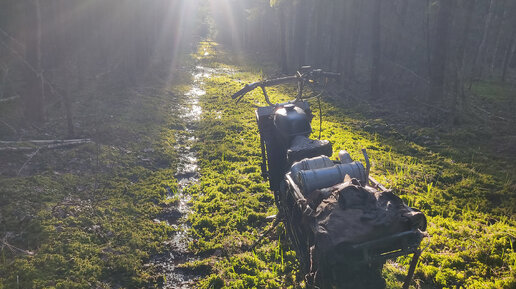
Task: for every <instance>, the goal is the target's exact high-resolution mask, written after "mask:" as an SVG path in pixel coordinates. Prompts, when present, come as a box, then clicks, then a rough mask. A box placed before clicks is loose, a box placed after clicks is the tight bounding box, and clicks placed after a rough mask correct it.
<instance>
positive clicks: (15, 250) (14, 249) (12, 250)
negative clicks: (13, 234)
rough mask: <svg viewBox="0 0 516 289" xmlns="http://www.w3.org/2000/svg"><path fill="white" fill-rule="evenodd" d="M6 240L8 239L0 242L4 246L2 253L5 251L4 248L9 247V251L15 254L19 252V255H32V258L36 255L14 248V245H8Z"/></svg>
mask: <svg viewBox="0 0 516 289" xmlns="http://www.w3.org/2000/svg"><path fill="white" fill-rule="evenodd" d="M6 239H7V238H5V237H4V238H3V239H2V240H0V242H1V243H2V245H1V246H0V251H1V250H3V249H4V247H7V249H9V250H10V251H11V252H13V253H16V252H18V253H23V254H26V255H30V256H32V255H34V252H32V251H29V250H24V249H20V248H18V247H16V246H13V245H11V244H9V243H7V241H6Z"/></svg>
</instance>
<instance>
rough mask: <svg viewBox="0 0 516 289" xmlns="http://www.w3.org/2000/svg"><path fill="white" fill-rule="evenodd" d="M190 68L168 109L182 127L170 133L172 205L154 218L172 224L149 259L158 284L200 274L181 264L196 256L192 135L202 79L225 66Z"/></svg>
mask: <svg viewBox="0 0 516 289" xmlns="http://www.w3.org/2000/svg"><path fill="white" fill-rule="evenodd" d="M198 53H200V54H201V55H202V56H208V55H209V52H207V50H206V49H205V48H204V49H202V51H200V52H198ZM195 62H196V65H195V67H194V68H193V70H192V72H191V77H192V84H191V87H190V89H189V90H188V91H187V92H186V93H184V95H183V96H182V97H180V99H178V100H177V102H178V103H177V105H175V106H174V107H172V108H171V113H172V114H176V115H177V116H178V117H179V118H180V119H181V121H182V123H183V127H184V129H183V130H177V131H175V133H174V138H175V141H176V144H175V146H174V149H175V150H176V152H177V154H178V164H177V168H176V174H175V178H176V180H177V193H176V194H169V195H168V198H174V199H175V201H174V203H173V205H172V206H171V207H170V208H168V209H166V210H165V212H164V213H163V214H161V215H160V217H159V218H158V219H157V220H158V221H160V222H166V223H167V224H168V225H170V226H172V227H173V228H174V230H175V233H174V234H173V236H172V237H171V238H170V240H168V241H166V243H167V246H168V247H169V248H170V250H169V251H168V252H165V253H164V254H160V255H159V256H156V257H155V258H154V259H153V260H152V261H151V262H150V263H151V264H153V265H154V266H156V267H157V268H159V271H160V272H161V273H162V274H163V275H164V279H165V280H164V283H163V287H162V288H179V289H187V288H192V287H193V285H194V284H195V281H197V280H198V279H199V278H200V276H199V275H198V274H196V273H195V272H193V271H192V270H185V269H184V268H182V267H181V265H183V264H185V263H187V262H194V261H196V260H199V258H198V257H196V256H195V255H194V254H193V253H192V252H190V251H189V249H188V245H189V243H190V242H192V241H193V239H192V238H191V236H189V230H190V229H191V224H190V223H189V221H188V216H189V214H190V213H191V198H192V196H191V195H190V194H189V193H188V190H189V189H191V188H192V187H193V186H196V185H198V184H199V178H200V174H199V164H198V156H197V152H196V151H195V148H194V147H195V146H196V144H197V142H198V138H197V136H196V134H197V129H198V126H199V121H200V120H201V116H202V113H203V111H202V108H201V106H200V104H199V98H200V97H201V96H203V95H205V94H206V91H205V90H204V86H205V80H206V79H207V78H210V77H212V76H214V75H217V74H223V73H227V72H228V71H227V70H224V69H221V68H216V67H209V66H203V65H202V63H201V62H200V60H199V59H196V60H195Z"/></svg>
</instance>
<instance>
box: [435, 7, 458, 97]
mask: <svg viewBox="0 0 516 289" xmlns="http://www.w3.org/2000/svg"><path fill="white" fill-rule="evenodd" d="M451 2H452V1H450V0H440V1H439V12H438V14H437V23H436V25H437V27H436V31H435V36H434V38H435V39H434V41H433V43H434V45H433V50H432V58H431V63H430V67H431V69H430V72H431V75H430V97H431V99H430V102H434V103H436V104H438V105H440V104H441V103H442V101H443V98H444V80H445V74H446V61H447V56H448V54H447V53H448V42H449V32H450V31H449V30H450V29H449V28H450V22H451V21H450V20H451V15H452V9H453V3H451Z"/></svg>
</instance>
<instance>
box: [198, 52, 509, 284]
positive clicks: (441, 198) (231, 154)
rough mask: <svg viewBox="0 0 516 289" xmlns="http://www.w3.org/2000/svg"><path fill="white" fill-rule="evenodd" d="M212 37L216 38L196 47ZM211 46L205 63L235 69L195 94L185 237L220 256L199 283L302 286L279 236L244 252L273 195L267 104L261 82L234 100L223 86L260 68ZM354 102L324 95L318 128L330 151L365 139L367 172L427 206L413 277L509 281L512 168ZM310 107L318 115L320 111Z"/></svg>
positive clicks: (396, 268)
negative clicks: (196, 170) (264, 140)
mask: <svg viewBox="0 0 516 289" xmlns="http://www.w3.org/2000/svg"><path fill="white" fill-rule="evenodd" d="M209 45H212V43H204V44H202V46H201V47H204V48H206V46H209ZM208 49H210V51H211V52H210V55H211V57H210V58H209V60H206V62H205V61H204V60H203V58H202V57H201V58H200V59H201V61H202V63H203V65H207V66H208V65H209V66H211V67H224V68H229V69H231V71H236V72H235V73H233V74H232V73H227V72H223V73H220V74H215V75H213V76H212V77H211V78H210V79H208V80H207V81H206V84H205V87H204V89H205V90H206V91H207V94H206V95H205V96H203V97H202V100H201V105H202V107H203V111H204V112H205V113H204V114H203V118H202V121H201V125H200V130H199V132H198V135H199V139H200V143H201V144H202V145H199V146H198V147H197V149H198V150H199V154H200V156H201V157H200V160H201V170H202V176H203V177H202V179H201V185H200V188H199V190H198V191H196V192H195V193H194V198H193V200H194V201H193V208H194V213H193V214H192V216H191V218H190V219H191V221H192V224H193V227H192V235H193V236H194V238H195V239H197V241H194V242H193V243H192V244H191V245H190V246H191V248H192V249H193V250H194V251H196V252H198V253H200V254H214V256H215V257H212V258H215V259H217V260H218V262H217V263H216V264H214V265H213V266H212V272H216V275H217V276H218V277H215V275H211V276H208V277H207V278H206V279H203V280H202V281H201V282H200V287H201V288H209V287H210V286H216V287H217V288H219V287H218V286H220V288H222V287H224V288H226V287H227V288H246V287H245V286H251V287H252V286H256V287H260V288H261V287H267V286H270V287H273V288H274V287H276V286H277V287H289V286H294V287H296V286H301V285H302V284H300V283H298V282H296V277H295V276H294V277H292V272H296V270H297V269H296V268H297V267H296V266H297V265H296V262H295V258H294V257H295V256H294V254H293V252H292V251H289V249H288V247H286V246H285V244H284V243H283V242H278V241H277V240H275V239H272V240H269V241H268V243H267V242H265V243H266V245H264V246H262V247H260V248H259V249H258V250H257V251H256V252H255V254H253V253H252V252H246V248H247V247H248V246H249V245H250V244H252V242H253V241H254V240H256V238H257V236H258V233H259V232H260V231H263V230H264V229H265V228H266V226H267V223H266V222H264V219H263V218H264V216H266V215H267V214H273V213H275V208H274V205H273V198H272V195H271V194H270V193H269V192H268V189H267V184H266V183H264V182H263V180H262V179H261V177H260V168H259V164H260V152H259V144H258V132H257V128H256V125H255V120H254V113H253V110H254V108H253V105H263V101H262V98H263V97H262V96H261V92H259V91H258V90H256V91H253V92H252V93H250V94H248V95H246V96H245V98H244V99H243V100H242V102H241V103H240V104H239V105H238V106H237V105H235V104H234V103H232V101H231V100H230V98H229V97H228V96H229V95H230V94H231V93H233V92H235V91H237V90H238V89H239V88H241V86H242V85H243V84H245V83H249V82H253V81H256V80H259V79H260V78H261V77H262V75H261V70H260V69H256V67H257V66H255V67H253V66H252V65H251V66H250V67H249V66H245V64H244V65H241V66H231V65H230V64H231V62H230V61H227V57H226V55H225V54H224V53H221V52H220V50H217V47H216V46H211V48H208ZM213 49H215V50H213ZM270 95H273V97H272V98H273V102H279V101H284V100H287V99H289V98H288V95H293V91H292V89H291V88H283V87H278V88H276V89H274V90H271V91H270ZM313 107H314V108H315V107H316V106H313ZM354 109H355V107H349V106H342V105H341V104H340V102H339V101H338V100H333V101H332V100H330V101H328V102H323V111H324V121H323V130H322V132H321V135H322V138H323V139H328V140H329V141H330V142H332V144H333V148H334V156H333V157H336V156H337V153H338V151H339V150H340V149H346V150H347V151H348V152H350V154H351V156H352V157H353V158H354V159H357V160H363V156H362V153H361V149H362V148H367V149H368V154H369V157H370V159H371V161H372V164H373V170H372V172H371V173H372V175H373V176H374V177H375V178H376V179H377V180H379V181H380V182H382V183H384V184H385V185H387V186H388V187H391V188H393V189H394V190H395V191H396V193H397V194H398V195H399V196H400V197H401V198H402V199H403V200H404V201H405V202H407V203H408V204H409V205H411V206H413V207H416V208H419V209H421V210H423V211H424V213H425V214H426V215H427V216H428V221H429V227H428V232H429V234H430V235H431V238H430V239H427V240H426V241H424V243H425V246H426V244H428V248H427V250H426V251H425V252H424V253H423V255H422V257H421V262H420V265H419V266H418V269H417V270H416V281H417V283H418V284H420V286H423V287H425V286H426V287H429V288H435V287H438V288H447V287H448V288H452V287H456V286H465V287H467V288H480V287H483V286H487V287H489V286H491V287H493V286H501V288H510V285H511V284H514V280H515V279H514V278H515V277H514V275H515V271H514V268H515V261H514V260H515V259H516V253H515V251H514V250H513V249H512V248H513V247H511V246H514V245H513V244H514V242H515V241H514V236H515V235H516V232H515V222H514V214H515V211H514V209H515V207H514V201H516V200H515V199H514V197H515V196H514V194H512V193H511V191H513V190H514V183H513V178H507V177H505V179H502V180H501V178H500V175H499V174H495V172H499V170H493V169H492V168H488V169H487V168H486V169H484V168H485V166H484V165H481V166H478V162H477V161H474V162H471V161H470V160H471V158H470V157H469V161H468V157H467V154H468V153H469V152H470V149H466V150H464V149H463V147H462V141H461V142H456V145H457V146H456V147H454V146H453V145H451V144H450V145H449V146H448V147H441V148H440V149H436V147H435V146H434V147H429V146H427V145H425V144H424V143H423V141H421V142H420V141H412V139H413V137H410V136H407V135H405V134H404V133H405V131H402V132H398V131H397V130H395V129H394V128H392V127H390V126H389V125H388V124H387V123H386V122H385V121H383V120H381V119H376V118H369V117H367V116H364V115H363V114H359V113H357V111H355V110H354ZM314 113H315V118H314V123H316V122H317V121H318V112H317V111H315V112H314ZM471 133H473V134H476V132H471V131H467V130H466V131H464V136H463V137H462V138H463V139H469V138H470V137H471V135H469V134H471ZM316 134H318V130H317V128H316V127H314V136H316ZM435 134H436V132H435V131H434V130H429V129H422V130H421V131H419V132H417V134H416V135H429V136H428V137H429V138H433V139H434V138H435ZM468 135H469V136H468ZM441 137H442V135H441ZM457 137H459V136H457ZM435 139H437V138H435ZM442 139H444V137H442ZM477 155H478V157H479V160H481V161H485V159H486V158H485V157H482V158H481V156H485V155H484V154H482V153H478V152H477ZM491 161H493V160H492V159H491ZM502 167H505V165H503V166H502ZM479 168H482V169H479ZM498 169H499V168H498ZM506 216H510V217H506ZM277 248H281V252H282V253H281V255H282V256H283V257H282V258H278V256H277V255H275V254H273V252H277V250H276V249H277ZM273 256H275V257H273ZM286 256H288V257H286ZM289 258H291V259H289ZM280 259H281V260H280ZM286 259H289V261H288V262H287V261H285V260H286ZM409 260H410V259H409V257H400V258H398V260H395V261H394V262H392V263H390V264H389V265H388V266H387V267H386V269H385V270H384V276H385V277H386V279H387V283H388V287H389V288H397V287H399V286H400V284H401V283H402V282H403V277H404V274H406V269H407V268H408V263H409ZM289 262H291V263H289ZM286 263H289V265H285V264H286ZM286 268H290V269H291V270H292V271H287V270H286ZM259 272H264V273H263V274H261V273H259ZM294 275H295V274H294ZM297 278H299V276H298V277H297ZM297 280H299V279H297ZM508 286H509V287H508ZM493 288H494V287H493Z"/></svg>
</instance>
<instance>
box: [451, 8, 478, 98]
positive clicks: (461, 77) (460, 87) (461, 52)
mask: <svg viewBox="0 0 516 289" xmlns="http://www.w3.org/2000/svg"><path fill="white" fill-rule="evenodd" d="M466 3H467V4H466V5H467V7H466V12H465V13H466V15H465V18H466V19H465V20H464V26H463V29H462V38H461V39H460V42H459V48H458V50H457V61H458V62H459V64H458V66H459V67H458V68H457V84H456V86H455V88H456V89H455V94H456V95H460V96H461V98H462V99H463V100H464V97H465V95H466V94H465V91H464V89H465V78H466V77H465V75H466V69H465V66H466V63H465V57H464V56H465V52H466V45H467V43H468V37H469V33H470V30H471V18H472V15H473V11H474V10H475V4H476V0H469V1H467V2H466Z"/></svg>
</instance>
